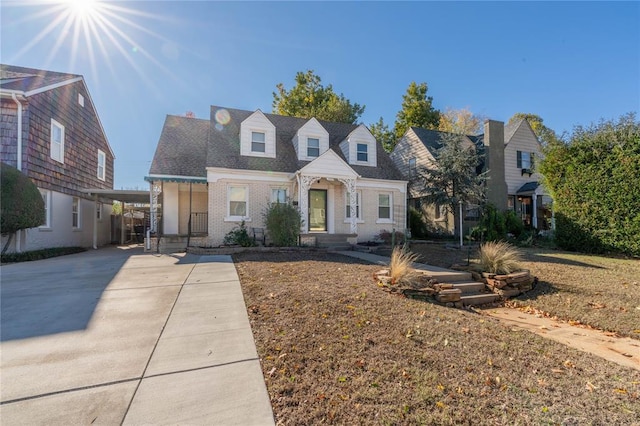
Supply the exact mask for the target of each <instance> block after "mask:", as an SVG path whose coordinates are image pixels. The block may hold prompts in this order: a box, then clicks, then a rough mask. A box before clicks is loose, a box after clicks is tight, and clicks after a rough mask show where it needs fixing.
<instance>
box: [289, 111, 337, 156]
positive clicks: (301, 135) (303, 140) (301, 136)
mask: <svg viewBox="0 0 640 426" xmlns="http://www.w3.org/2000/svg"><path fill="white" fill-rule="evenodd" d="M308 138H316V139H318V140H319V141H320V155H322V154H323V153H324V152H326V151H327V150H328V149H329V133H328V132H327V131H326V130H325V128H324V127H322V125H321V124H320V123H319V122H318V120H316V119H315V118H311V119H310V120H309V121H307V122H306V123H305V125H304V126H302V127H301V128H300V129H299V130H298V132H297V133H296V136H295V137H294V139H293V144H294V147H295V148H296V153H297V154H298V160H306V161H311V160H315V159H316V158H317V157H308V156H307V139H308Z"/></svg>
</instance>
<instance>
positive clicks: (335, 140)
mask: <svg viewBox="0 0 640 426" xmlns="http://www.w3.org/2000/svg"><path fill="white" fill-rule="evenodd" d="M222 109H224V110H226V111H227V112H228V113H229V121H228V122H227V123H226V124H222V123H219V122H218V121H216V112H218V111H219V110H222ZM253 113H254V111H246V110H240V109H234V108H224V107H219V106H212V107H211V119H210V120H198V119H192V118H191V119H190V118H185V117H176V116H168V117H167V121H166V122H165V125H164V128H163V130H162V134H161V136H160V141H159V142H158V148H157V150H156V154H155V156H154V159H153V163H152V165H151V170H150V173H151V174H166V175H186V174H188V173H187V171H188V172H189V173H190V175H191V176H206V167H222V168H230V169H240V170H257V171H273V172H285V173H294V172H296V171H297V170H300V169H301V168H302V167H304V166H305V165H307V164H309V162H308V161H299V160H298V157H297V155H296V152H295V148H294V146H293V138H294V136H295V135H296V133H297V131H298V130H299V129H300V128H301V127H302V126H304V124H305V123H307V122H308V121H309V120H307V119H304V118H297V117H286V116H281V115H276V114H265V116H266V117H267V119H268V120H269V121H271V123H272V124H273V125H274V126H275V128H276V154H277V155H276V158H263V157H250V156H241V155H240V124H241V123H242V122H243V121H244V120H245V119H247V118H248V117H249V116H250V115H251V114H253ZM318 121H319V122H320V124H321V125H322V126H323V127H324V128H325V129H326V130H327V132H328V133H329V148H330V149H332V150H333V151H335V152H336V153H337V154H338V156H340V158H342V159H343V160H345V161H346V159H345V158H344V155H343V154H342V150H341V149H340V147H339V144H340V142H342V141H343V140H344V139H345V138H346V137H347V136H348V135H349V134H350V133H351V132H352V131H353V130H355V129H356V128H357V127H358V126H357V125H354V124H345V123H333V122H328V121H321V120H318ZM195 122H197V123H195ZM205 128H206V130H205ZM203 133H206V135H205V134H203ZM194 151H197V153H198V154H194ZM183 163H184V164H183ZM377 163H378V165H377V167H367V166H355V165H353V166H351V167H352V168H353V169H354V170H355V171H356V173H358V174H359V175H360V176H362V177H364V178H375V179H393V180H403V178H402V175H401V174H400V172H399V171H398V170H397V169H396V167H395V165H394V164H393V162H392V161H391V159H390V158H389V155H388V154H387V153H386V152H385V151H384V149H383V148H382V145H381V144H377Z"/></svg>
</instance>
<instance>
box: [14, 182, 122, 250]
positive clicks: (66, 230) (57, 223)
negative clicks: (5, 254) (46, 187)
mask: <svg viewBox="0 0 640 426" xmlns="http://www.w3.org/2000/svg"><path fill="white" fill-rule="evenodd" d="M72 199H73V197H72V196H70V195H67V194H62V193H60V192H55V191H51V204H50V206H51V212H50V226H49V227H48V228H31V229H27V230H24V231H22V232H21V233H20V234H21V238H20V251H23V252H24V251H32V250H40V249H46V248H52V247H72V246H76V247H91V246H92V245H93V217H94V215H95V214H96V206H95V202H94V200H86V199H83V198H80V215H81V216H80V228H73V227H72V222H71V205H72ZM110 214H111V204H106V203H105V204H103V205H102V219H101V220H98V221H97V226H98V232H97V235H98V246H103V245H106V244H109V243H110V242H111V221H110V217H109V215H110ZM5 241H6V237H5V236H3V237H2V244H3V245H4V242H5ZM15 249H16V238H15V236H14V239H13V241H12V243H11V245H10V247H9V249H8V251H9V252H13V251H15Z"/></svg>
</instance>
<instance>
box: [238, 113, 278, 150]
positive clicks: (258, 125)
mask: <svg viewBox="0 0 640 426" xmlns="http://www.w3.org/2000/svg"><path fill="white" fill-rule="evenodd" d="M252 132H260V133H264V134H265V152H252V151H251V133H252ZM240 155H246V156H250V157H269V158H276V127H275V126H274V125H273V123H271V121H269V119H268V118H267V117H266V116H265V115H264V114H263V113H262V111H260V110H257V111H256V112H254V113H253V114H251V115H250V116H249V117H247V119H246V120H244V121H243V122H242V123H241V124H240Z"/></svg>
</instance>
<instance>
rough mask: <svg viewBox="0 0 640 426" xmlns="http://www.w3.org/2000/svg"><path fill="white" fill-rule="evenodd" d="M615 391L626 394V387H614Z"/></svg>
mask: <svg viewBox="0 0 640 426" xmlns="http://www.w3.org/2000/svg"><path fill="white" fill-rule="evenodd" d="M613 391H614V392H616V393H621V394H626V393H627V390H626V389H620V388H616V389H614V390H613Z"/></svg>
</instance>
